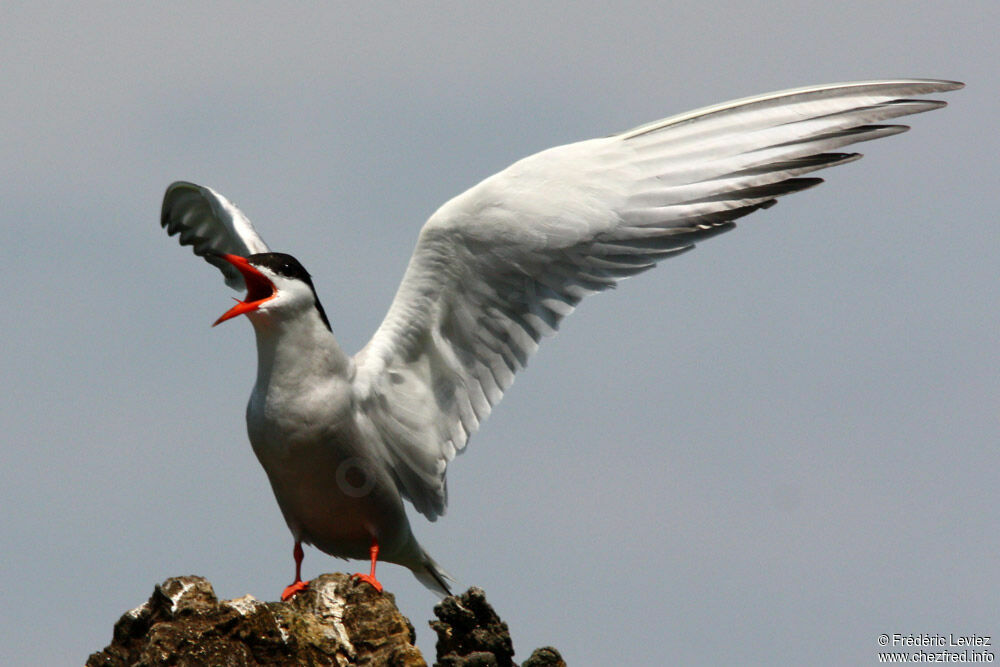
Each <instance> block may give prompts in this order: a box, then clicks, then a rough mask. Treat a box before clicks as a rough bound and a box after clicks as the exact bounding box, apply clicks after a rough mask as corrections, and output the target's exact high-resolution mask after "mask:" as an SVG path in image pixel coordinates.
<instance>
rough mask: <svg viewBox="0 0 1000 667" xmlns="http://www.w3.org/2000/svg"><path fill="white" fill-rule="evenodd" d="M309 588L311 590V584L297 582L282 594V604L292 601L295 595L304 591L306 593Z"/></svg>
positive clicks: (286, 588)
mask: <svg viewBox="0 0 1000 667" xmlns="http://www.w3.org/2000/svg"><path fill="white" fill-rule="evenodd" d="M307 588H309V582H308V581H301V580H299V581H296V582H295V583H294V584H291V585H290V586H287V587H285V590H284V591H282V592H281V601H282V602H288V600H290V599H291V598H293V597H294V596H295V595H297V594H298V593H301V592H302V591H304V590H305V589H307Z"/></svg>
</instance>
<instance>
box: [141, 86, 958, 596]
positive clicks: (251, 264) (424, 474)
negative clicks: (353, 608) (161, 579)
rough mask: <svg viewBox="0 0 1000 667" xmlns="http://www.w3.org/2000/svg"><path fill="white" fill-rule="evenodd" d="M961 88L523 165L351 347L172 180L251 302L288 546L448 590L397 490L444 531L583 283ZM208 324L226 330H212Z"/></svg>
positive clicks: (742, 104) (631, 270) (475, 191)
mask: <svg viewBox="0 0 1000 667" xmlns="http://www.w3.org/2000/svg"><path fill="white" fill-rule="evenodd" d="M961 87H962V84H961V83H958V82H953V81H940V80H929V79H896V80H883V81H863V82H854V83H841V84H829V85H822V86H813V87H807V88H798V89H794V90H788V91H782V92H777V93H771V94H766V95H760V96H756V97H750V98H745V99H741V100H737V101H734V102H728V103H724V104H719V105H715V106H711V107H707V108H704V109H699V110H697V111H692V112H689V113H685V114H681V115H678V116H673V117H670V118H666V119H664V120H660V121H656V122H653V123H649V124H646V125H641V126H639V127H636V128H634V129H632V130H628V131H627V132H622V133H619V134H614V135H611V136H608V137H604V138H599V139H592V140H588V141H581V142H578V143H572V144H568V145H565V146H559V147H556V148H551V149H549V150H545V151H542V152H540V153H537V154H535V155H532V156H530V157H527V158H524V159H522V160H520V161H518V162H515V163H514V164H513V165H511V166H510V167H508V168H506V169H504V170H503V171H501V172H499V173H497V174H495V175H493V176H490V177H489V178H487V179H486V180H484V181H482V182H480V183H479V184H477V185H475V186H474V187H472V188H470V189H469V190H467V191H466V192H465V193H463V194H460V195H459V196H457V197H455V198H454V199H452V200H450V201H448V202H447V203H445V204H444V205H443V206H441V208H439V209H438V210H437V211H436V212H435V213H434V214H433V215H432V216H431V217H430V218H429V219H428V220H427V222H426V223H425V224H424V226H423V228H422V229H421V230H420V233H419V236H418V238H417V243H416V248H415V250H414V252H413V256H412V258H411V259H410V262H409V265H408V267H407V269H406V272H405V274H404V276H403V279H402V283H401V284H400V286H399V289H398V291H397V293H396V295H395V298H394V300H393V301H392V304H391V305H390V306H389V311H388V314H387V315H386V316H385V319H384V320H383V322H382V323H381V325H380V326H379V327H378V330H377V331H376V332H375V335H374V336H373V337H372V339H371V340H370V341H369V342H368V343H367V344H366V345H365V346H364V347H363V348H362V349H361V350H360V351H359V352H358V353H357V354H355V355H353V356H351V355H349V354H347V353H345V352H344V351H343V350H342V349H341V348H340V346H339V345H338V344H337V341H336V340H335V338H334V335H333V330H332V326H331V323H330V319H329V318H328V317H327V314H326V312H325V311H324V309H323V306H322V305H321V304H320V301H319V297H318V296H317V294H316V289H315V288H314V286H313V282H312V279H311V278H310V276H309V273H308V272H307V271H306V270H305V268H303V266H302V265H301V264H300V263H299V262H298V260H296V259H295V258H294V257H292V256H291V255H287V254H283V253H278V252H272V251H271V249H270V248H269V247H268V246H267V244H265V243H264V241H263V239H262V238H261V237H260V235H259V234H258V233H257V232H256V231H255V229H254V226H253V225H252V224H251V223H250V220H249V219H248V218H247V217H246V216H245V215H244V214H243V213H242V212H241V211H240V210H239V209H238V208H237V207H236V206H235V205H234V204H233V203H232V202H230V201H229V200H228V199H226V198H225V197H223V196H222V195H221V194H219V193H218V192H216V191H215V190H212V189H211V188H208V187H204V186H200V185H195V184H193V183H188V182H176V183H173V184H172V185H170V186H169V187H168V188H167V191H166V194H165V196H164V199H163V209H162V217H161V223H162V225H163V227H165V228H166V230H167V232H168V233H169V234H171V235H173V234H179V235H180V243H181V244H183V245H190V246H193V249H194V252H195V254H196V255H199V256H201V257H204V258H205V259H206V260H207V261H208V262H210V263H211V264H213V265H215V266H216V267H218V268H219V269H220V270H221V271H222V273H223V275H224V277H225V281H226V283H227V284H228V285H229V286H230V287H232V288H234V289H237V290H246V297H245V298H244V299H243V300H237V301H238V302H237V304H236V305H235V306H233V307H232V308H231V309H230V310H228V311H226V312H225V313H224V314H223V315H222V316H221V317H220V318H219V319H218V320H217V321H216V322H215V324H219V323H220V322H223V321H226V320H229V319H232V318H234V317H237V316H239V315H246V316H247V317H248V318H249V319H250V322H251V323H252V325H253V329H254V333H255V335H256V341H257V363H258V367H257V379H256V383H255V384H254V387H253V390H252V392H251V394H250V401H249V404H248V405H247V411H246V421H247V431H248V434H249V437H250V442H251V444H252V446H253V451H254V453H255V454H256V456H257V458H258V460H259V461H260V463H261V465H262V466H263V468H264V470H265V471H266V473H267V477H268V479H269V481H270V483H271V487H272V489H273V491H274V495H275V498H276V499H277V501H278V505H279V506H280V508H281V512H282V515H283V516H284V519H285V521H286V523H287V524H288V527H289V529H290V530H291V533H292V537H293V539H294V548H293V557H294V560H295V580H294V582H293V583H292V584H291V585H290V586H288V587H287V588H286V589H285V591H284V592H283V593H282V599H288V598H289V597H290V596H292V595H294V594H295V593H297V592H298V591H301V590H303V589H304V588H306V587H307V586H308V582H305V581H303V580H302V573H301V566H302V559H303V551H302V544H311V545H313V546H315V547H317V548H318V549H320V550H321V551H323V552H326V553H327V554H330V555H332V556H336V557H341V558H349V559H359V560H370V563H371V571H370V573H369V574H359V575H355V576H357V577H359V578H361V579H362V580H363V581H367V582H368V583H370V584H371V585H373V586H374V587H376V588H377V589H378V590H381V584H380V583H379V582H378V580H377V579H376V577H375V566H376V562H377V561H378V560H382V561H387V562H392V563H397V564H399V565H402V566H404V567H407V568H409V569H410V570H412V571H413V573H414V574H415V575H416V577H417V579H419V580H420V581H421V582H422V583H424V584H425V585H426V586H427V587H429V588H430V589H432V590H434V591H436V592H438V593H439V594H448V593H449V588H448V584H449V582H450V581H452V579H451V577H450V576H449V575H448V574H447V573H446V572H445V571H444V570H443V569H442V568H441V567H440V566H439V565H438V564H437V563H436V562H435V561H434V560H433V559H432V558H431V557H430V556H429V555H428V554H427V553H426V552H425V551H424V550H423V548H422V547H421V546H420V544H419V543H418V542H417V539H416V538H415V537H414V535H413V532H412V530H411V528H410V523H409V520H408V519H407V515H406V512H405V509H404V504H403V499H404V498H405V499H407V500H409V501H410V502H411V503H412V504H413V506H414V508H415V509H416V510H417V511H418V512H420V513H421V514H423V515H425V516H426V517H427V518H428V519H430V520H431V521H433V520H435V519H437V518H438V517H439V516H441V515H442V514H443V513H444V511H445V507H446V505H447V501H448V491H447V485H446V472H447V468H448V464H449V462H450V461H451V460H452V459H453V458H455V456H456V455H458V454H459V453H461V452H462V451H463V450H464V449H465V447H466V445H467V443H468V440H469V437H470V436H471V435H472V434H473V433H474V432H475V431H476V430H477V429H478V428H479V426H480V424H481V423H482V422H483V420H485V419H486V418H487V416H488V415H489V414H490V411H491V410H492V409H493V407H494V406H495V405H496V404H497V402H498V401H500V398H501V397H502V396H503V393H504V392H505V391H506V390H507V389H508V388H509V387H510V385H511V383H512V382H513V381H514V375H515V373H517V371H518V370H520V369H521V368H524V366H525V364H526V363H527V362H528V358H529V357H530V356H531V354H532V353H534V352H535V350H536V349H537V348H538V345H539V342H540V340H541V339H542V338H543V337H544V336H549V335H551V334H553V333H555V331H556V329H558V327H559V324H560V322H561V320H562V319H563V318H564V317H566V316H567V315H569V314H570V313H571V312H572V311H573V310H574V309H575V308H576V306H577V305H578V304H579V303H580V301H581V300H582V299H583V298H584V297H585V296H587V295H590V294H593V293H596V292H600V291H602V290H605V289H608V288H610V287H612V286H614V285H615V284H616V282H617V281H619V280H620V279H623V278H626V277H630V276H633V275H635V274H638V273H641V272H643V271H646V270H647V269H650V268H652V267H653V266H654V265H656V264H657V263H658V262H659V261H660V260H663V259H666V258H669V257H674V256H676V255H679V254H681V253H683V252H685V251H687V250H690V249H692V248H693V247H694V245H695V243H696V242H698V241H702V240H704V239H708V238H710V237H712V236H715V235H717V234H720V233H722V232H726V231H728V230H730V229H732V228H733V227H734V226H735V225H734V221H735V220H736V219H738V218H742V217H743V216H746V215H747V214H749V213H753V212H754V211H757V210H758V209H763V208H768V207H770V206H771V205H773V204H774V203H775V202H776V199H777V198H778V197H781V196H783V195H787V194H791V193H794V192H799V191H801V190H804V189H806V188H809V187H811V186H814V185H817V184H819V183H820V182H822V179H819V178H815V177H811V176H810V177H806V176H805V175H806V174H810V173H811V172H814V171H816V170H819V169H824V168H827V167H832V166H835V165H841V164H845V163H847V162H851V161H853V160H856V159H858V158H859V157H861V155H860V154H859V153H845V152H840V149H841V148H843V147H845V146H848V145H850V144H854V143H857V142H861V141H868V140H871V139H878V138H881V137H887V136H890V135H894V134H898V133H900V132H903V131H905V130H907V129H908V128H907V126H905V125H896V124H883V121H885V120H888V119H892V118H896V117H899V116H905V115H909V114H915V113H919V112H923V111H929V110H932V109H937V108H940V107H942V106H944V102H941V101H936V100H929V99H923V98H921V99H917V96H922V95H927V94H931V93H937V92H944V91H949V90H955V89H958V88H961ZM213 326H214V325H213Z"/></svg>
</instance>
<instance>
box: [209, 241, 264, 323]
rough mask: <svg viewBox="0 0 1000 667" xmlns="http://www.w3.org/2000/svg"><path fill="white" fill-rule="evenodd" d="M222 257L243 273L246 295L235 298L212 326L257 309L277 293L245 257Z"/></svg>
mask: <svg viewBox="0 0 1000 667" xmlns="http://www.w3.org/2000/svg"><path fill="white" fill-rule="evenodd" d="M219 256H220V257H222V259H224V260H226V261H227V262H229V263H230V264H232V265H233V266H235V267H236V269H237V270H238V271H239V272H240V273H241V274H243V282H244V283H246V286H247V296H246V299H244V300H243V301H240V300H239V299H236V305H235V306H233V307H232V308H230V309H229V310H227V311H226V312H224V313H223V314H222V317H220V318H219V319H217V320H216V321H215V322H214V323H213V324H212V326H213V327H214V326H215V325H216V324H220V323H222V322H225V321H226V320H229V319H232V318H234V317H236V316H237V315H245V314H247V313H249V312H250V311H253V310H257V309H258V308H260V304H262V303H264V302H265V301H267V300H268V299H273V298H274V297H275V295H276V294H277V293H278V291H277V289H275V287H274V283H272V282H271V281H270V280H269V279H268V277H267V276H265V275H264V274H263V273H261V272H260V271H258V270H257V269H255V268H253V266H251V265H250V262H248V261H247V260H246V259H245V258H243V257H240V256H239V255H219Z"/></svg>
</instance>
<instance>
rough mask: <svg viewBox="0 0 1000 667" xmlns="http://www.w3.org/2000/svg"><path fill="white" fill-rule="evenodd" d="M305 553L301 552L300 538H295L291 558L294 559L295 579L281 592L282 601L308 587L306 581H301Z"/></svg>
mask: <svg viewBox="0 0 1000 667" xmlns="http://www.w3.org/2000/svg"><path fill="white" fill-rule="evenodd" d="M304 557H305V554H304V553H302V542H301V541H300V540H295V548H294V549H292V558H294V559H295V581H294V582H292V584H291V585H290V586H287V587H285V590H284V591H282V593H281V599H282V601H286V600H288V599H289V598H291V597H292V596H293V595H295V594H296V593H298V592H300V591H304V590H305V589H306V588H308V587H309V582H308V581H302V559H303V558H304Z"/></svg>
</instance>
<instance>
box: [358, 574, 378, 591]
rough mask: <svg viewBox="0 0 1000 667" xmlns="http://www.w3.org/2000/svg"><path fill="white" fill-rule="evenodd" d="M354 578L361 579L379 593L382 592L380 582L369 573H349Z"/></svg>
mask: <svg viewBox="0 0 1000 667" xmlns="http://www.w3.org/2000/svg"><path fill="white" fill-rule="evenodd" d="M351 576H352V577H353V578H354V579H360V580H361V581H363V582H365V583H366V584H369V585H370V586H371V587H372V588H374V589H375V590H377V591H378V592H379V593H381V592H382V582H380V581H379V580H378V579H376V578H375V577H373V576H372V575H370V574H361V573H360V572H358V573H356V574H353V575H351Z"/></svg>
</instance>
